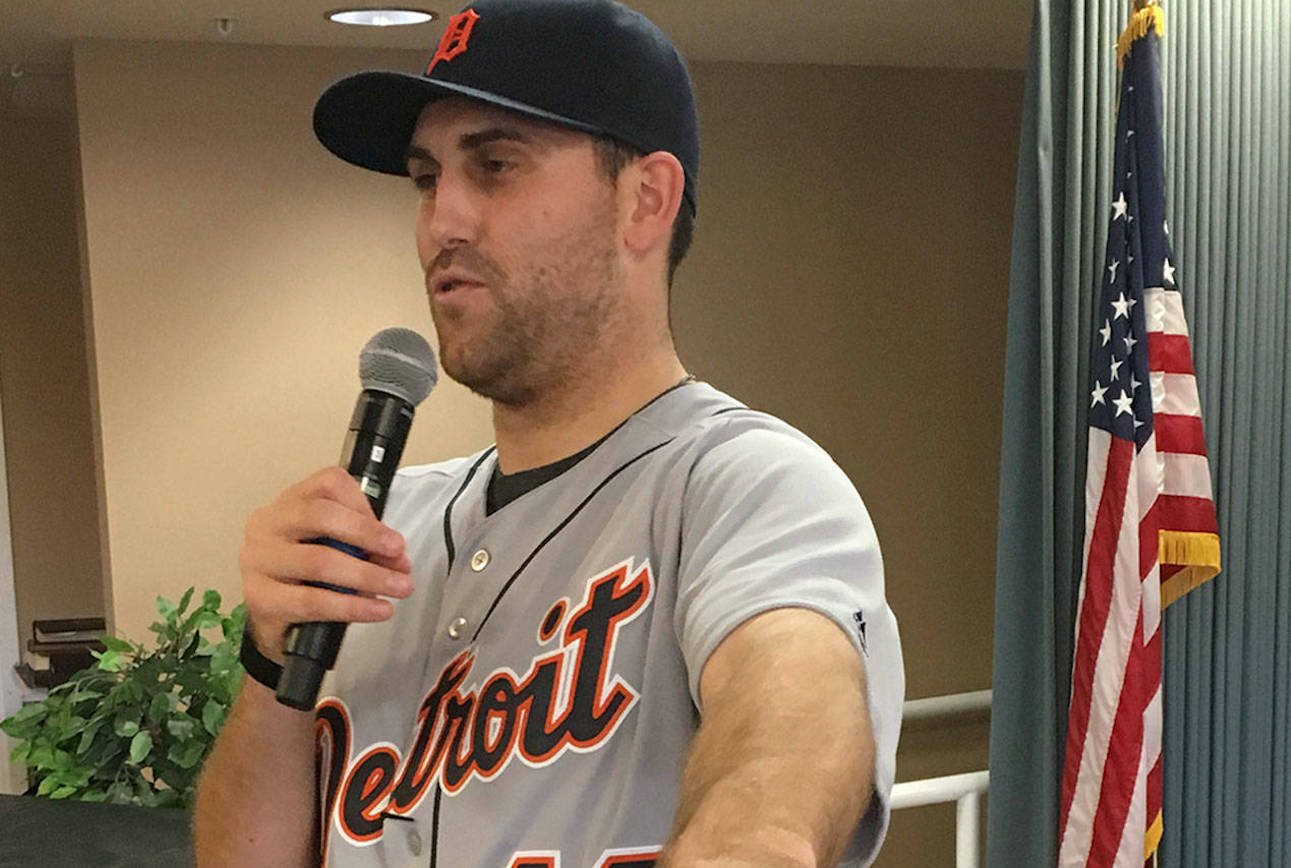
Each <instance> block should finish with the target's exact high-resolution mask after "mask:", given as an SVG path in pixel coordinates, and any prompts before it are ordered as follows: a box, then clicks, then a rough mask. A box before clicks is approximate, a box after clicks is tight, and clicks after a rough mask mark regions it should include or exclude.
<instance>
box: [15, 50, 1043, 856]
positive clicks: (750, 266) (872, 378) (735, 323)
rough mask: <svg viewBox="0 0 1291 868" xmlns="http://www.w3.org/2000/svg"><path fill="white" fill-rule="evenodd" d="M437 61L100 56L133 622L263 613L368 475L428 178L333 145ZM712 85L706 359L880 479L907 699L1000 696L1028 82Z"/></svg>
mask: <svg viewBox="0 0 1291 868" xmlns="http://www.w3.org/2000/svg"><path fill="white" fill-rule="evenodd" d="M423 60H424V58H422V57H421V56H420V54H419V53H414V54H409V53H402V52H362V51H342V50H330V49H304V48H292V49H275V48H266V47H251V46H231V45H225V46H220V45H177V44H134V43H107V42H91V43H85V44H82V45H80V46H78V48H77V50H76V53H75V76H76V96H77V111H78V116H79V128H80V154H79V156H80V159H81V164H82V169H83V173H84V178H85V193H84V209H85V241H86V252H87V258H88V274H87V277H88V286H89V290H90V294H91V301H92V307H93V316H92V331H93V341H94V346H95V352H94V359H93V361H94V362H95V363H96V365H97V375H96V383H97V392H98V398H99V401H100V403H101V408H100V423H101V429H102V474H103V481H104V486H105V494H106V526H107V538H108V542H109V543H110V550H111V567H112V602H111V607H112V610H113V611H114V613H115V616H116V621H117V626H118V627H119V629H120V630H121V631H122V632H124V633H126V634H127V635H134V636H142V634H143V633H144V632H145V629H146V625H147V624H148V623H149V621H150V620H151V615H152V611H153V610H152V600H153V597H154V596H155V595H156V594H158V593H162V594H167V595H171V596H173V595H176V594H178V593H179V592H180V591H181V590H182V589H183V588H184V587H186V586H187V585H189V584H196V585H197V586H198V587H199V588H202V587H216V588H219V589H220V590H222V591H224V592H226V594H227V595H228V596H229V597H230V598H237V596H238V593H239V592H238V584H239V583H238V577H237V569H236V550H237V545H238V541H239V540H240V537H241V532H242V524H243V522H244V520H245V517H246V515H247V514H248V513H249V512H250V511H251V510H252V509H254V508H255V507H256V506H257V505H259V504H260V503H263V502H264V501H266V500H268V499H269V498H271V497H272V496H273V495H274V494H275V493H276V492H277V491H278V490H280V489H281V488H282V487H283V486H285V485H287V484H289V483H290V482H292V481H294V480H296V479H298V478H299V477H300V476H302V475H304V474H305V473H307V472H309V471H311V470H313V469H315V468H317V467H319V466H322V465H325V464H329V463H332V462H334V461H335V460H336V458H337V453H338V450H339V448H340V440H341V431H340V428H341V425H342V422H343V420H344V419H345V418H346V417H347V415H348V413H349V410H350V407H351V406H352V403H353V400H354V395H355V393H356V390H357V383H356V380H355V373H354V358H355V355H356V353H357V351H358V349H359V347H360V346H361V345H362V343H363V341H364V340H366V338H367V337H368V336H369V335H370V334H371V333H372V332H374V331H376V330H377V329H379V328H382V327H384V326H387V325H396V324H398V325H406V326H409V327H412V328H417V329H419V330H421V331H423V332H424V333H426V334H428V335H429V334H430V333H431V325H430V319H429V315H428V312H427V310H426V304H425V300H424V298H423V296H422V293H421V290H420V283H419V275H418V273H417V271H416V259H415V255H414V253H413V249H412V243H411V232H410V227H411V214H412V208H413V200H412V198H411V195H410V194H409V191H408V190H407V187H406V185H407V182H406V181H403V180H401V179H388V178H381V177H378V176H374V175H372V174H370V173H365V172H361V171H359V170H355V169H351V168H350V167H348V166H345V165H344V164H342V163H340V162H339V161H337V160H335V159H333V158H331V157H330V156H329V155H327V154H326V153H325V152H324V151H323V150H322V149H321V148H320V147H319V146H318V145H317V144H316V143H315V142H314V140H313V138H312V134H311V133H310V129H309V116H310V110H311V108H312V104H313V101H314V99H315V98H316V96H317V94H318V92H319V91H320V90H321V89H322V88H323V87H324V86H325V85H326V84H327V83H328V82H329V81H331V80H332V79H334V78H336V77H338V76H340V75H342V74H345V73H347V72H349V71H352V70H357V69H361V68H368V67H374V66H392V67H396V68H405V69H415V68H417V67H418V66H419V65H420V63H421V62H422V61H423ZM694 76H695V81H696V87H697V91H698V98H699V103H700V112H701V123H702V128H703V143H704V158H703V170H702V173H701V179H700V213H699V224H698V235H697V240H696V244H695V248H694V251H693V252H692V254H691V259H690V260H689V261H688V262H687V263H686V264H685V265H684V266H683V267H682V270H681V272H680V273H679V275H678V280H677V285H676V287H675V289H674V308H675V314H674V320H675V323H676V330H677V338H678V344H679V347H680V350H681V353H682V356H683V360H684V361H685V362H686V363H687V365H688V366H689V368H690V369H691V370H692V371H693V372H695V373H697V374H698V375H700V376H701V377H703V378H705V379H708V380H710V381H711V382H713V383H715V384H716V385H718V386H720V387H722V388H725V389H727V390H729V391H731V392H733V393H734V394H736V395H737V396H739V397H741V398H743V399H745V400H746V401H748V402H749V403H750V404H752V405H754V406H757V407H760V408H763V409H767V410H770V411H772V412H775V413H777V414H779V415H782V416H784V417H785V418H787V419H789V420H790V421H792V422H794V423H795V424H797V425H798V426H799V427H801V428H803V429H804V430H805V431H807V432H808V433H809V434H811V435H812V436H813V437H815V438H816V439H817V440H818V441H819V442H821V443H822V444H823V445H824V446H825V447H826V448H827V449H829V450H830V451H831V453H832V454H833V455H834V456H835V457H836V459H837V460H838V461H839V463H840V464H841V465H842V466H843V467H844V468H845V469H846V470H847V471H848V472H849V474H850V475H851V476H852V478H853V479H854V480H855V481H856V483H857V486H858V488H859V489H860V491H861V493H862V495H863V496H864V497H865V499H866V503H867V504H868V506H869V508H870V510H871V513H872V514H873V517H874V520H875V524H876V525H877V527H878V530H879V534H880V538H881V540H882V542H883V546H884V555H885V560H886V563H887V569H888V582H889V585H888V588H889V597H890V599H891V601H892V605H893V607H894V609H895V610H896V612H897V615H898V618H899V619H900V621H901V626H902V631H903V640H904V643H905V651H906V660H907V677H908V685H909V687H908V691H907V695H908V696H909V697H918V696H927V695H932V694H938V693H946V692H955V691H961V690H972V689H978V688H981V687H986V686H989V683H990V655H991V628H992V603H993V581H992V576H993V569H994V537H995V490H996V477H997V469H998V454H999V436H1000V435H999V429H1000V399H1001V381H1002V375H1003V349H1002V340H1001V338H1002V329H1003V315H1004V308H1005V295H1006V284H1007V268H1008V233H1009V229H1010V222H1011V221H1010V219H1009V215H1010V214H1011V211H1012V193H1013V172H1014V165H1015V155H1016V139H1017V125H1018V111H1019V105H1020V96H1021V86H1022V77H1021V74H1020V73H1017V72H998V71H965V70H958V71H950V70H894V69H861V68H843V67H801V66H800V67H767V66H759V65H741V64H696V65H695V68H694ZM81 400H84V399H81ZM5 413H6V422H8V414H9V406H8V404H6V406H5ZM420 417H421V418H420V420H419V422H418V424H417V425H415V426H414V431H413V438H412V443H411V444H410V446H409V450H408V457H407V461H409V462H420V461H429V460H434V459H437V458H440V457H444V456H447V455H451V454H458V453H461V452H464V451H467V450H470V449H474V448H476V447H478V446H480V445H482V444H484V443H486V442H488V441H489V439H490V433H489V428H488V417H487V411H486V407H485V406H484V405H483V404H482V402H480V401H478V400H476V399H474V398H472V397H470V396H469V395H467V394H464V393H463V391H462V390H460V389H459V388H457V387H456V386H455V385H454V384H451V383H443V384H441V385H440V386H439V387H438V388H437V389H436V391H435V393H434V394H433V395H432V397H431V398H430V399H429V400H428V402H427V405H426V406H425V407H424V408H423V409H422V411H421V413H420ZM13 460H14V459H13V456H12V454H11V455H10V464H11V465H12V463H13ZM14 509H15V511H17V509H18V506H17V505H15V507H14ZM85 523H86V524H87V525H88V524H90V523H91V522H90V521H89V520H88V519H87V520H86V521H85ZM94 545H97V543H95V544H94ZM91 548H93V546H91ZM986 733H987V727H986V725H985V724H984V723H982V722H980V721H978V722H970V723H968V724H966V725H961V726H955V727H933V728H928V727H924V728H919V729H911V730H909V731H908V732H907V734H906V736H905V738H904V740H903V745H902V751H901V757H900V760H899V764H898V778H899V779H902V780H908V779H911V778H913V777H919V776H923V775H926V774H933V773H947V772H953V771H966V770H969V769H972V768H983V767H985V762H986ZM952 818H953V809H952V808H950V807H945V808H929V809H922V810H920V811H918V812H906V813H904V814H898V815H897V816H896V817H895V819H894V822H893V833H892V836H891V838H890V841H889V845H888V847H887V848H886V849H885V852H884V856H883V858H882V859H881V862H880V864H882V865H892V866H895V865H903V866H914V865H930V866H931V865H943V864H946V861H947V859H948V858H949V854H950V852H951V849H950V848H952V847H953V831H952V829H953V826H952V825H951V821H952Z"/></svg>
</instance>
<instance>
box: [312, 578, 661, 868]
mask: <svg viewBox="0 0 1291 868" xmlns="http://www.w3.org/2000/svg"><path fill="white" fill-rule="evenodd" d="M653 596H654V579H653V576H652V575H651V572H650V563H649V561H645V562H643V564H642V566H641V567H640V569H635V570H634V568H633V562H632V560H631V559H629V560H627V561H624V562H622V563H620V564H618V565H617V566H615V567H614V568H612V569H610V570H609V571H607V572H605V573H603V574H601V575H599V576H597V577H596V578H593V579H591V580H590V581H588V583H587V586H586V591H585V593H584V596H583V599H582V600H581V601H580V602H579V604H578V606H577V608H573V607H571V606H570V605H569V603H568V600H567V599H566V598H561V599H560V600H558V601H556V603H555V604H554V605H552V607H551V608H550V609H549V610H548V611H547V613H546V614H545V616H544V617H543V618H542V620H541V621H540V622H539V625H538V629H537V642H538V645H539V647H541V646H543V645H547V644H549V643H550V642H551V641H552V639H553V638H554V637H555V636H557V635H559V636H560V642H559V644H558V645H557V646H556V647H554V648H552V649H551V650H550V651H547V652H545V653H540V654H537V655H535V656H534V657H533V658H532V660H531V661H530V664H529V668H528V670H527V671H526V672H525V673H523V674H522V675H517V674H516V673H514V672H513V671H512V670H510V669H508V668H506V667H500V668H498V669H494V670H493V671H492V672H490V673H488V674H487V675H485V676H483V677H479V676H477V677H476V678H475V679H471V673H472V670H473V669H474V667H475V653H474V651H473V650H468V651H465V652H463V653H462V654H459V655H458V656H457V657H455V658H453V659H452V661H450V662H449V663H448V665H446V666H445V667H444V668H443V669H442V670H441V672H440V674H439V678H438V680H437V681H436V682H435V686H434V687H433V688H431V690H430V692H429V693H427V694H426V696H425V697H424V698H423V699H422V702H421V704H420V707H419V709H418V713H417V727H416V730H415V732H414V735H413V739H412V746H411V748H410V749H408V750H407V751H406V753H404V752H401V751H400V749H399V747H398V746H396V745H394V744H392V743H390V742H378V743H375V744H371V745H367V746H366V747H364V748H363V749H362V750H360V751H358V752H357V756H355V757H354V758H353V759H351V756H350V754H351V750H350V743H351V741H352V733H353V731H354V727H353V725H352V723H351V715H350V712H349V709H348V708H347V707H346V705H345V703H344V702H343V701H341V700H339V699H335V698H327V699H324V700H323V701H322V702H321V703H319V705H318V708H317V710H316V712H315V716H316V722H315V733H316V740H317V747H318V758H319V774H320V778H321V779H322V780H321V781H320V783H321V784H322V793H321V796H322V802H323V805H322V810H321V811H320V818H319V820H320V826H321V828H320V829H319V832H320V838H319V840H320V842H321V845H322V855H323V861H324V863H325V862H326V858H327V843H328V837H329V832H330V830H331V828H332V826H333V824H335V825H336V827H337V828H338V829H339V830H340V833H341V834H342V835H343V836H344V837H345V838H346V840H348V841H349V842H350V843H351V844H354V845H358V846H362V845H364V844H370V843H372V842H374V841H376V840H377V839H378V838H380V837H381V833H382V823H383V821H384V819H385V815H400V816H401V815H407V814H410V813H412V812H413V811H414V810H416V809H417V806H418V805H420V804H421V801H422V799H424V798H425V796H426V794H427V793H428V792H433V787H432V785H433V784H436V783H437V784H438V785H439V786H441V787H443V789H444V790H446V791H447V792H449V793H456V792H458V791H460V790H461V789H462V788H463V787H465V786H467V785H468V784H470V783H471V781H472V780H478V781H491V780H493V779H495V778H497V777H498V776H499V775H501V774H502V773H503V772H504V771H505V770H506V769H507V767H508V766H509V765H510V763H511V760H512V759H513V758H516V757H518V758H519V759H520V761H521V762H522V763H523V764H525V765H527V766H530V767H532V768H541V767H543V766H547V765H550V764H551V763H554V762H556V761H558V760H559V759H560V757H562V756H563V755H564V754H565V753H566V752H567V751H575V752H582V753H586V752H590V751H594V750H597V749H598V748H599V747H601V746H602V745H604V744H605V743H606V742H607V741H608V740H609V739H610V738H611V737H612V736H613V735H614V733H615V731H616V730H617V729H618V727H619V724H620V723H621V722H622V721H623V719H624V717H625V715H627V713H628V712H629V711H630V710H631V709H632V707H633V706H634V705H635V704H636V702H637V700H638V699H639V698H640V693H639V692H638V691H637V690H636V689H635V688H634V687H632V685H630V684H628V683H627V682H626V681H624V680H623V679H622V678H621V677H619V676H618V675H613V674H612V671H611V662H612V660H613V656H614V646H615V642H616V639H617V637H618V634H619V631H620V630H621V629H622V627H623V626H624V625H625V624H627V623H628V622H629V621H631V620H632V619H633V618H634V617H636V616H637V615H638V614H639V613H640V612H642V611H643V610H644V609H645V608H646V607H647V606H648V605H649V604H650V602H651V600H652V599H653ZM562 628H563V629H562Z"/></svg>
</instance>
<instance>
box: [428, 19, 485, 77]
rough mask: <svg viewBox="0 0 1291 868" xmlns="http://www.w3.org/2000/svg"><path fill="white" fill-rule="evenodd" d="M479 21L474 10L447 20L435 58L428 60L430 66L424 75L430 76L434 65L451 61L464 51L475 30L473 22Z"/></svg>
mask: <svg viewBox="0 0 1291 868" xmlns="http://www.w3.org/2000/svg"><path fill="white" fill-rule="evenodd" d="M479 20H480V16H479V15H477V14H476V12H475V10H474V9H466V10H463V11H462V12H458V13H457V14H456V15H454V16H453V17H452V18H450V19H448V29H447V30H445V31H444V35H443V36H441V37H440V39H439V47H438V48H436V49H435V56H434V57H432V58H431V59H430V65H429V66H427V67H426V75H430V71H431V70H432V69H434V68H435V64H437V63H439V62H440V61H441V60H452V59H453V58H454V57H456V56H457V55H459V54H461V53H462V52H463V51H465V50H466V43H467V42H469V41H470V39H471V31H472V30H474V29H475V22H476V21H479Z"/></svg>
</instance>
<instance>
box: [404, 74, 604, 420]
mask: <svg viewBox="0 0 1291 868" xmlns="http://www.w3.org/2000/svg"><path fill="white" fill-rule="evenodd" d="M408 169H409V175H410V176H411V178H412V180H413V183H414V184H415V185H416V187H417V189H418V192H419V196H420V206H419V209H418V214H417V253H418V256H419V257H420V259H421V266H422V270H423V271H424V272H425V274H426V290H427V294H428V296H429V298H430V311H431V316H432V317H433V318H434V321H435V330H436V332H437V334H438V337H439V352H440V358H441V361H442V364H443V366H444V370H445V371H446V372H447V373H448V375H449V376H450V377H452V378H453V379H455V380H457V381H458V382H460V383H462V384H464V385H466V386H467V387H469V388H470V389H472V390H473V391H475V392H477V393H479V394H481V395H483V396H485V397H486V398H491V399H493V400H495V401H497V402H500V403H503V404H511V405H523V404H527V403H529V402H531V401H532V400H533V399H534V398H535V397H537V396H539V395H540V394H542V392H543V391H544V390H547V389H550V388H552V387H553V386H557V385H559V384H561V383H562V382H565V381H568V380H569V379H570V378H573V377H578V376H583V375H586V371H587V366H586V365H582V366H581V367H580V363H581V362H583V361H584V360H585V358H586V356H587V355H588V354H589V353H592V352H594V351H595V350H597V349H598V348H599V347H600V346H601V345H602V344H603V342H604V337H605V335H606V334H607V333H612V332H613V330H614V329H616V328H617V327H619V325H620V324H621V323H622V321H623V319H624V316H625V312H624V310H623V301H622V298H621V296H620V293H619V292H618V289H619V284H620V272H619V267H618V262H619V260H618V249H617V248H618V244H617V227H616V222H617V221H616V217H617V207H616V196H615V192H614V189H613V187H611V186H610V185H609V184H608V183H607V182H606V181H605V179H604V177H603V176H602V175H601V174H600V173H599V172H598V170H597V166H596V161H595V155H594V151H593V147H592V140H591V138H590V137H589V136H586V135H583V134H581V133H577V132H573V131H569V130H564V129H561V128H558V127H554V126H550V125H547V124H543V123H539V122H536V121H530V120H528V119H526V118H523V117H521V116H519V115H516V114H513V113H510V112H506V111H502V110H500V109H495V108H492V107H490V106H486V105H483V104H481V103H476V102H472V101H469V100H465V99H460V98H455V97H450V98H445V99H441V100H436V101H434V102H432V103H430V104H429V105H427V106H426V108H425V109H424V110H423V111H422V113H421V117H420V118H419V119H418V122H417V126H416V129H415V130H414V132H413V136H412V141H411V143H410V146H409V159H408Z"/></svg>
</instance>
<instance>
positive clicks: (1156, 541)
mask: <svg viewBox="0 0 1291 868" xmlns="http://www.w3.org/2000/svg"><path fill="white" fill-rule="evenodd" d="M1160 502H1161V498H1160V497H1159V496H1158V497H1157V499H1156V500H1155V501H1153V503H1152V508H1151V509H1149V510H1148V511H1147V515H1145V516H1143V518H1142V519H1141V520H1140V521H1139V579H1140V580H1143V579H1146V578H1147V577H1148V573H1150V572H1152V568H1153V567H1154V566H1156V563H1157V554H1158V550H1159V549H1160V546H1161V535H1160V534H1159V533H1157V530H1158V529H1159V528H1160V527H1161V522H1160V520H1159V518H1158V513H1157V507H1158V504H1160Z"/></svg>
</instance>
